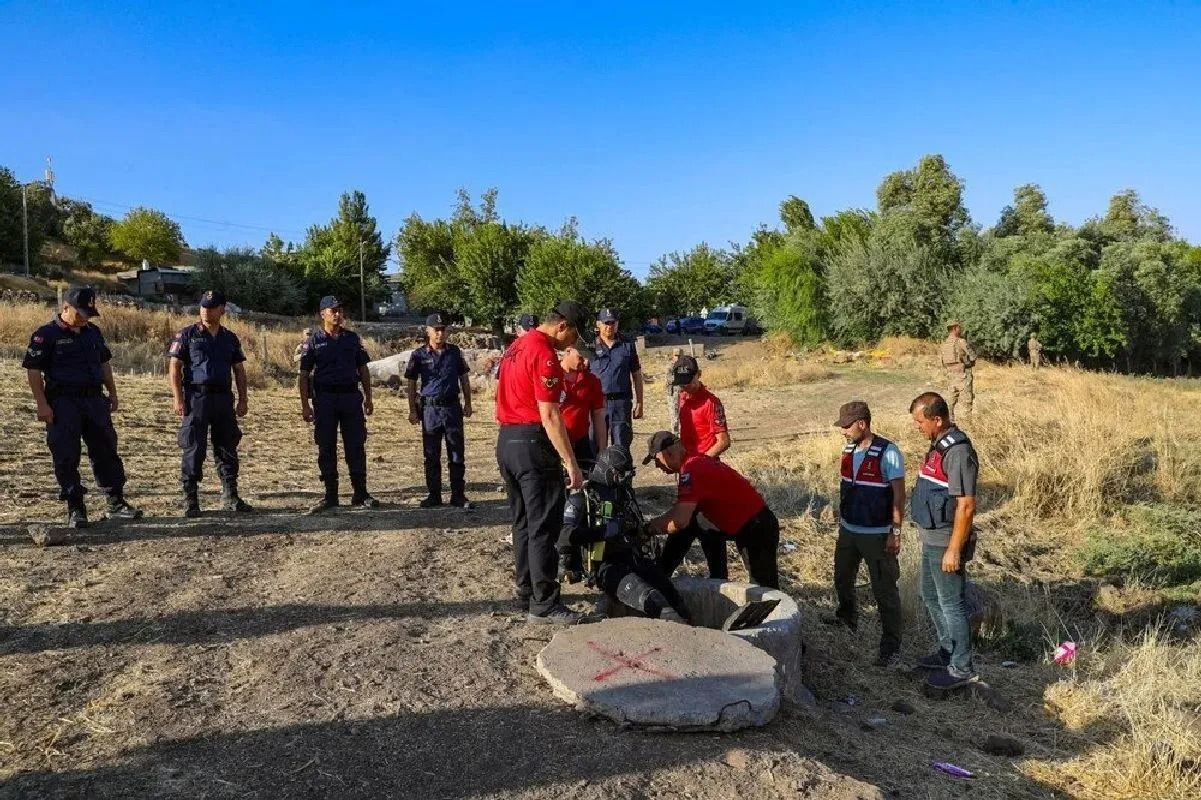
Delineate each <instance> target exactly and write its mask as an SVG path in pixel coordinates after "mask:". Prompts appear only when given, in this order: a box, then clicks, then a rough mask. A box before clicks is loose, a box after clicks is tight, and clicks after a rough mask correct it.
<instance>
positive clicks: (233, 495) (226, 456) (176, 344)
mask: <svg viewBox="0 0 1201 800" xmlns="http://www.w3.org/2000/svg"><path fill="white" fill-rule="evenodd" d="M223 316H225V295H224V294H223V293H221V292H216V291H208V292H205V293H204V294H203V295H202V296H201V298H200V321H199V322H197V323H194V324H192V325H189V326H188V327H186V328H184V329H183V330H181V331H180V332H179V333H177V334H175V341H173V342H171V348H170V350H169V351H168V358H167V362H168V370H167V373H168V382H169V384H170V386H171V410H172V411H174V412H175V416H177V417H183V422H182V424H180V426H179V446H180V447H181V448H182V449H183V464H182V467H181V468H180V484H181V486H182V487H183V496H184V512H183V513H184V516H185V517H198V516H200V499H199V497H198V496H197V485H198V484H199V483H200V477H201V468H202V466H203V464H204V451H205V449H207V447H208V440H209V439H210V438H211V439H212V442H213V460H214V461H216V462H217V475H219V476H220V477H221V502H222V504H223V505H224V507H225V510H227V511H241V512H247V511H250V510H251V508H250V506H249V505H248V504H247V503H246V501H244V500H243V499H242V498H241V497H239V496H238V442H240V441H241V440H242V431H241V429H239V428H238V417H244V416H246V368H245V367H244V366H243V362H244V361H246V356H245V354H243V352H242V343H241V342H240V341H238V335H237V334H236V333H234V332H233V331H231V330H230V329H229V328H226V327H225V326H223V325H222V324H221V318H222V317H223ZM235 387H236V388H237V391H238V401H237V404H236V405H235V404H234V394H233V390H234V388H235Z"/></svg>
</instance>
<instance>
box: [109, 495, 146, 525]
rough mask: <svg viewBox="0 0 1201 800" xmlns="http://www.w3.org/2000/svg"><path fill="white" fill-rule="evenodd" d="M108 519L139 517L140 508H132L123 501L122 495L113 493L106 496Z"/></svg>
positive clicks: (140, 514)
mask: <svg viewBox="0 0 1201 800" xmlns="http://www.w3.org/2000/svg"><path fill="white" fill-rule="evenodd" d="M108 517H109V519H124V520H133V519H141V517H142V509H140V508H134V507H133V506H131V505H130V504H129V503H127V502H126V501H125V497H124V495H119V494H115V495H113V496H111V497H109V498H108Z"/></svg>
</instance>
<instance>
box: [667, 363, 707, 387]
mask: <svg viewBox="0 0 1201 800" xmlns="http://www.w3.org/2000/svg"><path fill="white" fill-rule="evenodd" d="M700 371H701V365H700V364H698V363H696V359H695V358H693V357H692V356H680V357H679V358H677V359H676V363H674V364H672V365H671V385H672V386H687V385H688V384H690V383H692V379H693V378H695V377H696V376H697V373H699V372H700Z"/></svg>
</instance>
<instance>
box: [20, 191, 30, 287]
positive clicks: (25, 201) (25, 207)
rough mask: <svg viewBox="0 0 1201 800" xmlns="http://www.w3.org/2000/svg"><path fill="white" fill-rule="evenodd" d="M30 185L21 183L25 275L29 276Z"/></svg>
mask: <svg viewBox="0 0 1201 800" xmlns="http://www.w3.org/2000/svg"><path fill="white" fill-rule="evenodd" d="M28 188H29V187H28V186H27V185H26V184H24V183H22V184H21V237H22V239H23V240H24V242H25V277H26V278H28V277H29V193H28V191H27V189H28Z"/></svg>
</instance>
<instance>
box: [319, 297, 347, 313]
mask: <svg viewBox="0 0 1201 800" xmlns="http://www.w3.org/2000/svg"><path fill="white" fill-rule="evenodd" d="M341 307H342V301H341V300H339V299H338V298H336V297H334V296H333V295H332V294H327V295H326V296H325V297H322V298H321V304H320V305H319V306H318V307H317V309H318V310H319V311H324V310H325V309H327V308H341Z"/></svg>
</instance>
